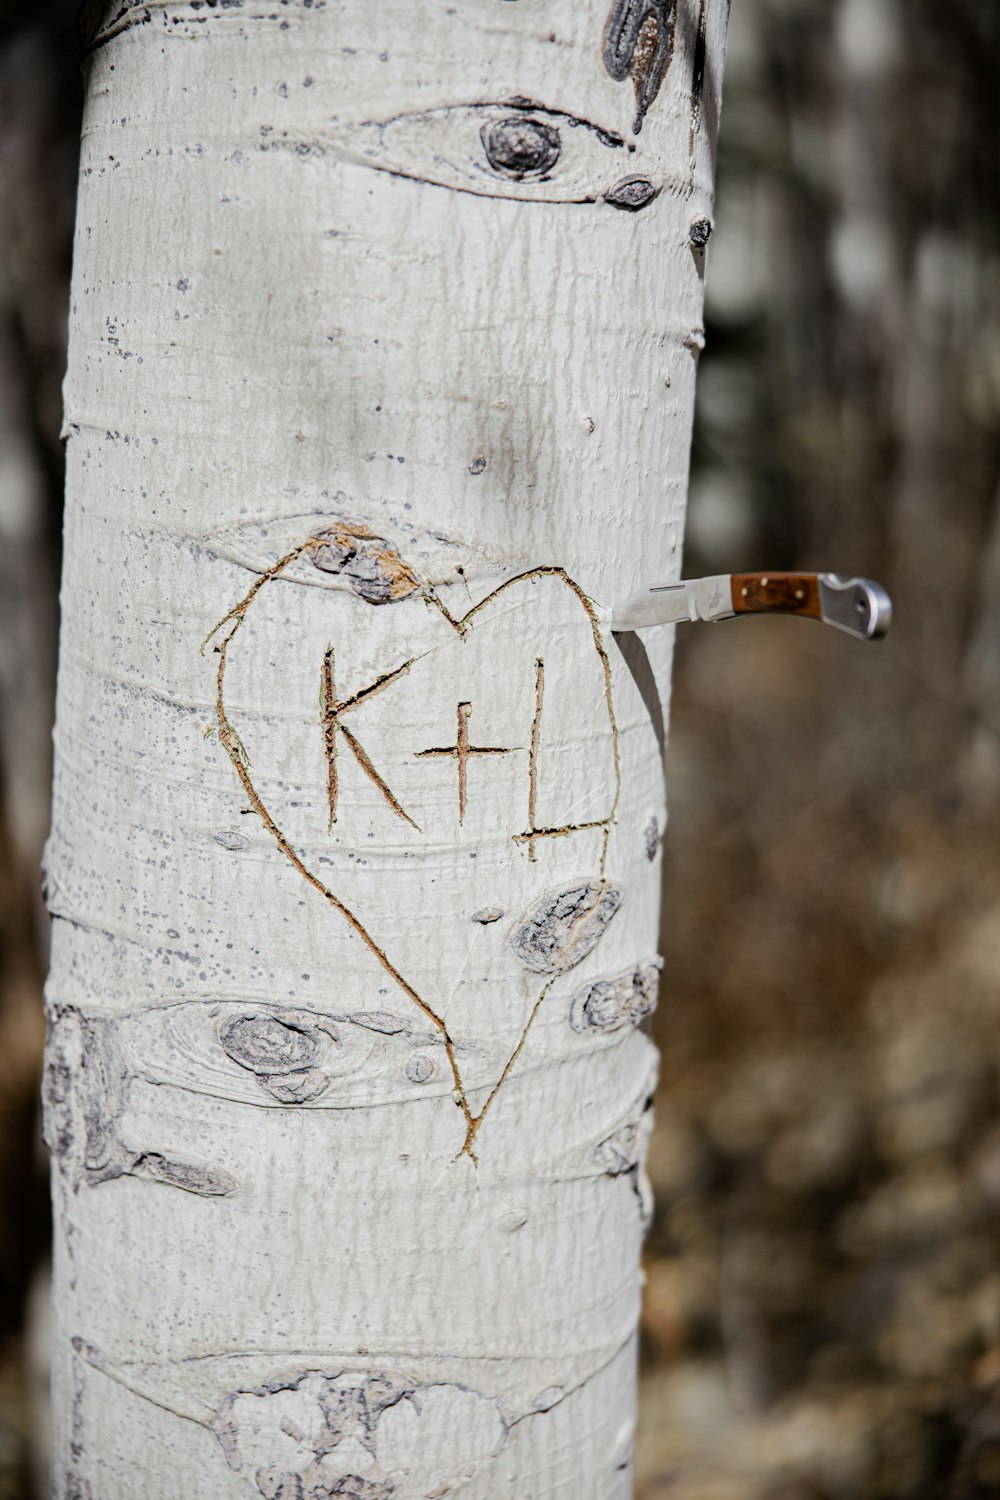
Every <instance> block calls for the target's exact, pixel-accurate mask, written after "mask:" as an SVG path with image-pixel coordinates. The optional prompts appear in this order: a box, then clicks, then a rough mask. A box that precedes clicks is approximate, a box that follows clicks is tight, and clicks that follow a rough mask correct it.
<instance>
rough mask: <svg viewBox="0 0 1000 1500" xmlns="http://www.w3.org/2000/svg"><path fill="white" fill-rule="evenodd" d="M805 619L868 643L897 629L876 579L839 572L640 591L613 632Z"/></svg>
mask: <svg viewBox="0 0 1000 1500" xmlns="http://www.w3.org/2000/svg"><path fill="white" fill-rule="evenodd" d="M770 614H777V615H800V616H801V617H802V618H804V619H807V620H820V621H822V623H823V624H824V625H833V626H834V627H835V628H836V629H837V630H846V631H847V634H848V635H854V636H857V637H858V638H859V639H861V640H863V641H878V640H881V639H882V637H883V636H884V635H885V633H886V631H887V630H888V629H889V626H890V625H891V624H892V601H891V599H890V598H889V595H888V594H887V593H886V591H885V589H884V588H883V587H882V585H881V584H880V583H873V582H872V580H871V579H870V578H842V577H841V576H840V575H839V574H837V573H720V574H717V575H716V576H715V577H712V578H689V579H687V580H686V581H684V582H682V583H658V584H651V585H650V586H649V587H647V588H644V589H640V590H639V592H638V593H637V594H632V595H631V596H630V597H629V598H628V599H624V600H623V601H622V602H621V603H620V604H616V605H615V607H614V609H613V611H612V614H611V629H612V630H642V629H644V628H645V627H646V626H647V625H674V624H678V623H680V621H682V620H732V619H734V618H736V617H737V616H738V615H770Z"/></svg>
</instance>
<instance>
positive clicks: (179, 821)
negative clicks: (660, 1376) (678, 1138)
mask: <svg viewBox="0 0 1000 1500" xmlns="http://www.w3.org/2000/svg"><path fill="white" fill-rule="evenodd" d="M612 9H613V13H612V15H611V16H609V14H608V8H607V3H606V0H601V3H594V0H588V3H584V4H580V3H579V0H547V3H545V4H541V5H539V4H530V5H529V4H527V3H520V0H515V3H500V0H484V3H476V4H461V3H460V4H457V5H455V6H445V5H443V4H438V3H436V0H421V3H414V0H387V3H385V4H383V5H380V6H377V7H375V6H372V5H371V3H370V0H341V3H338V4H327V3H325V0H301V3H293V0H271V3H268V4H258V3H256V0H229V3H226V0H222V3H214V0H204V3H195V0H191V3H187V4H182V3H164V0H157V3H149V4H141V5H131V6H130V5H119V6H113V7H107V8H105V9H104V11H103V12H102V13H101V14H100V15H99V14H98V13H97V11H94V13H93V15H92V17H91V23H90V27H89V30H88V33H87V36H88V51H87V59H88V63H87V67H88V92H87V105H86V118H85V129H84V142H83V157H82V163H81V179H80V197H79V206H78V223H77V237H76V255H75V267H74V279H73V310H72V331H71V347H70V363H69V374H68V377H67V383H66V436H67V440H68V508H67V521H66V564H65V578H64V590H63V609H64V624H63V637H62V656H61V667H60V682H59V703H58V724H57V733H56V759H57V768H56V785H55V804H54V831H53V834H52V838H51V841H50V847H49V850H48V858H47V889H48V899H49V904H50V909H51V911H52V915H53V918H54V919H55V920H54V945H53V962H52V974H51V979H50V983H49V990H48V996H49V1010H50V1042H49V1067H48V1072H47V1080H46V1110H47V1138H48V1141H49V1144H50V1147H51V1149H52V1152H53V1157H54V1196H55V1203H56V1214H57V1227H56V1293H55V1297H56V1350H55V1433H56V1439H55V1441H56V1452H55V1493H56V1495H58V1496H60V1497H69V1496H81V1497H84V1496H85V1497H89V1500H134V1497H135V1496H136V1495H140V1494H141V1495H143V1496H144V1497H146V1500H161V1497H162V1500H168V1497H169V1500H173V1497H175V1496H176V1495H178V1494H184V1495H187V1496H190V1497H205V1500H239V1497H244V1500H253V1497H254V1496H257V1495H261V1496H264V1497H265V1500H279V1497H282V1500H326V1497H331V1496H348V1497H355V1500H388V1497H390V1496H391V1497H392V1500H423V1497H432V1496H443V1495H446V1494H448V1495H450V1494H452V1493H458V1492H461V1494H462V1495H463V1496H464V1497H465V1500H494V1497H498V1496H501V1495H508V1494H510V1495H515V1494H516V1495H517V1496H518V1497H524V1500H527V1497H528V1496H535V1497H537V1500H550V1497H555V1496H562V1495H566V1496H570V1495H571V1496H573V1497H574V1500H587V1497H592V1500H614V1497H620V1500H624V1497H625V1496H627V1495H628V1494H629V1493H630V1489H631V1475H630V1463H631V1444H632V1434H633V1423H634V1389H633V1387H634V1359H635V1340H636V1327H637V1318H638V1309H639V1278H638V1254H639V1246H640V1242H641V1237H642V1233H643V1228H644V1222H645V1218H646V1215H647V1213H648V1196H649V1195H648V1190H647V1187H646V1185H645V1181H644V1177H643V1168H642V1158H643V1154H644V1150H645V1142H646V1140H647V1138H648V1132H649V1128H650V1123H651V1116H650V1110H649V1105H650V1099H651V1095H652V1090H653V1086H654V1081H655V1069H656V1058H655V1052H654V1049H653V1047H652V1044H651V1043H650V1041H649V1040H648V1037H647V1036H646V1035H645V1033H644V1031H643V1029H642V1027H641V1023H642V1022H643V1021H644V1020H645V1018H646V1017H647V1016H648V1014H649V1012H650V1010H651V1009H652V1005H653V999H654V995H655V978H656V957H655V946H656V934H657V925H658V897H659V854H658V831H659V829H661V828H662V827H663V822H664V806H663V799H664V789H663V785H662V768H661V759H660V749H661V747H660V744H659V740H658V732H657V731H658V729H660V730H662V716H661V717H659V718H658V717H657V715H655V714H654V715H653V716H652V717H651V712H650V707H649V702H648V699H649V691H650V689H649V683H650V681H651V680H655V682H656V684H657V687H658V691H659V695H660V698H661V701H662V703H664V704H665V703H666V699H667V693H668V685H669V667H670V649H671V641H670V633H669V632H667V631H661V632H658V633H655V634H653V635H651V637H650V638H649V639H648V640H647V641H646V643H645V648H644V649H645V650H646V651H647V652H648V665H647V667H646V668H644V671H643V673H642V674H640V677H641V680H642V687H643V691H642V692H640V690H639V687H638V686H637V682H636V678H635V677H633V670H634V662H635V647H634V646H633V648H632V653H631V657H630V660H631V662H632V664H633V665H632V666H631V667H630V665H629V664H628V663H627V662H626V660H625V658H624V657H623V656H622V654H621V652H620V651H619V648H618V645H617V643H616V642H615V640H614V638H613V637H612V636H611V634H610V632H609V630H608V618H609V615H608V607H609V606H610V605H611V604H612V603H613V602H614V601H615V600H616V599H617V598H619V597H622V596H624V595H626V594H628V593H630V592H632V591H633V590H634V589H635V588H636V587H637V586H638V585H639V584H640V583H641V582H643V581H645V580H646V578H647V576H648V574H649V573H650V571H655V572H656V574H657V576H658V577H662V578H663V579H669V578H671V577H674V576H676V574H677V571H678V567H679V556H680V553H679V548H680V539H681V528H682V520H683V506H684V497H685V489H686V476H687V460H688V445H689V438H690V425H691V413H692V402H693V390H694V376H695V363H696V357H697V350H698V348H700V345H701V342H702V335H701V306H702V282H701V276H702V269H703V268H702V256H701V253H700V251H692V248H691V238H690V231H691V225H692V224H693V223H696V222H700V221H704V220H705V219H706V217H707V216H709V215H710V213H711V177H712V162H713V151H714V134H715V126H716V121H717V115H718V93H719V73H720V68H721V59H722V50H723V38H724V29H725V10H726V7H725V5H724V3H722V0H709V3H708V4H707V5H706V4H705V3H704V0H690V3H688V4H679V5H678V6H677V7H676V12H675V8H674V7H669V11H670V15H669V21H670V49H669V55H668V52H667V50H666V49H665V46H661V47H660V50H659V51H658V52H655V56H654V51H653V50H650V49H651V48H652V42H651V41H650V40H649V37H647V38H646V42H645V43H643V44H642V45H644V46H646V47H647V51H649V57H648V58H645V61H644V62H643V63H642V67H643V68H645V70H646V71H645V72H641V74H640V72H636V68H638V67H639V64H638V63H636V64H635V67H633V68H632V72H631V73H629V71H628V69H629V66H631V64H628V63H627V59H626V60H625V62H622V63H621V66H620V67H619V66H618V63H616V70H615V71H614V72H613V73H612V72H609V71H608V69H607V66H606V63H605V51H606V49H607V45H608V43H607V37H608V36H609V35H614V36H618V35H619V33H620V34H621V35H622V36H626V33H627V36H631V31H629V26H631V25H632V21H633V20H635V17H634V16H633V17H632V20H629V16H631V14H632V10H635V7H632V10H629V16H626V15H625V14H624V11H623V13H622V14H621V15H617V16H616V15H615V13H614V12H615V11H616V10H618V11H622V10H623V8H622V6H621V5H620V4H619V5H618V6H617V7H613V8H612ZM625 9H626V10H628V9H629V8H628V7H627V6H626V7H625ZM647 9H648V10H649V12H650V14H651V15H653V14H654V12H655V15H656V16H659V15H660V12H661V11H663V13H664V15H666V11H665V10H664V8H663V7H660V8H659V9H657V8H656V7H652V6H650V7H647ZM636 14H638V12H636ZM661 19H662V18H661ZM642 24H645V23H644V22H642V18H640V19H639V21H638V22H636V26H639V27H640V30H637V31H636V39H637V40H636V47H639V46H640V41H641V36H640V31H641V25H642ZM665 24H666V23H665V22H664V25H665ZM609 28H610V30H609ZM633 29H635V27H633ZM648 30H649V27H648V26H647V31H648ZM664 34H665V33H664ZM641 35H642V36H645V35H646V33H645V32H642V33H641ZM654 40H655V38H654ZM622 46H624V42H623V43H622ZM619 50H621V49H619ZM640 50H641V48H640ZM654 50H655V49H654ZM616 57H617V54H616ZM643 57H645V54H643ZM650 59H652V61H651V60H650ZM619 61H620V59H619ZM654 62H655V65H656V69H658V70H659V72H658V73H657V75H656V80H655V81H656V87H655V89H654V88H653V86H652V84H651V83H648V86H647V85H643V86H644V87H645V92H644V93H642V98H641V101H640V102H641V105H642V108H643V117H642V130H641V135H638V136H636V135H635V134H634V132H633V124H634V120H635V113H636V98H635V97H632V95H633V92H634V91H633V90H632V89H629V88H623V87H622V86H621V81H620V80H621V79H624V78H627V77H628V78H632V81H633V82H635V81H636V80H637V79H640V77H641V79H647V80H648V79H650V78H652V77H653V74H652V73H651V72H650V69H652V68H653V63H654ZM637 88H638V84H637ZM623 184H624V185H623ZM622 208H626V209H628V210H629V211H628V212H622V211H621V210H622ZM650 830H652V833H651V832H650Z"/></svg>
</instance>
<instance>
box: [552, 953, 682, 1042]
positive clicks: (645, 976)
mask: <svg viewBox="0 0 1000 1500" xmlns="http://www.w3.org/2000/svg"><path fill="white" fill-rule="evenodd" d="M659 971H660V960H659V959H656V960H655V961H654V962H652V963H648V964H643V965H641V966H640V967H639V968H636V969H629V971H628V973H626V974H620V975H618V976H617V977H616V978H615V979H599V980H597V982H596V983H595V984H590V985H587V986H586V987H585V988H584V989H582V990H578V991H577V992H576V994H575V995H574V996H573V999H572V1001H571V1002H570V1010H569V1024H570V1026H571V1027H572V1028H573V1030H574V1031H577V1032H580V1033H584V1032H588V1031H600V1032H603V1031H617V1030H618V1028H619V1027H620V1026H638V1025H640V1024H641V1022H643V1021H644V1020H645V1019H646V1017H647V1016H651V1015H652V1014H653V1011H654V1010H655V1009H656V991H657V986H658V982H659Z"/></svg>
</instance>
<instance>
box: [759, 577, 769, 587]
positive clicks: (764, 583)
mask: <svg viewBox="0 0 1000 1500" xmlns="http://www.w3.org/2000/svg"><path fill="white" fill-rule="evenodd" d="M760 586H761V588H762V589H766V588H767V579H766V578H762V579H761V580H760Z"/></svg>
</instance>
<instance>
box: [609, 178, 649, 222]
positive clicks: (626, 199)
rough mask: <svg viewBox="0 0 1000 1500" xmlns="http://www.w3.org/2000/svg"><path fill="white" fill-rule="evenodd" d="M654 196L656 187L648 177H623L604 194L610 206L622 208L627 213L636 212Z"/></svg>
mask: <svg viewBox="0 0 1000 1500" xmlns="http://www.w3.org/2000/svg"><path fill="white" fill-rule="evenodd" d="M655 197H656V188H655V187H654V186H653V184H652V183H651V182H650V180H649V178H648V177H623V178H622V180H621V182H616V183H615V184H614V186H613V187H609V188H608V191H607V192H606V193H605V194H604V201H605V203H610V205H611V207H612V208H622V209H624V210H625V211H626V212H627V213H633V214H634V213H638V211H639V209H640V208H645V207H646V205H647V204H648V203H652V201H653V199H654V198H655Z"/></svg>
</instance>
